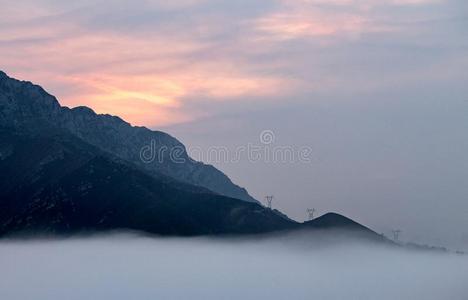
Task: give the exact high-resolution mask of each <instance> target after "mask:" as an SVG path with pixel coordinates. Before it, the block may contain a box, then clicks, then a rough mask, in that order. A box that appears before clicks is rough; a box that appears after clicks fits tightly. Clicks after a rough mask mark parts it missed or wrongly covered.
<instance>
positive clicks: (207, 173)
mask: <svg viewBox="0 0 468 300" xmlns="http://www.w3.org/2000/svg"><path fill="white" fill-rule="evenodd" d="M0 126H4V127H5V126H6V127H14V128H16V129H18V130H20V131H42V132H43V131H44V130H47V128H55V129H57V128H61V129H65V130H68V131H69V132H70V133H72V134H74V135H75V136H77V137H79V138H80V139H82V140H84V141H86V142H87V143H89V144H91V145H94V146H96V147H98V148H99V149H101V150H103V151H106V152H109V153H111V154H113V155H115V156H117V157H119V158H121V159H124V160H126V161H129V162H131V163H132V164H135V165H138V166H139V167H141V168H144V169H146V170H147V171H148V172H149V173H150V174H152V175H154V176H159V175H160V174H163V175H166V176H170V177H173V178H174V179H176V180H178V181H183V182H186V183H189V184H192V185H198V186H201V187H205V188H207V189H210V190H212V191H213V192H215V193H218V194H221V195H225V196H228V197H232V198H237V199H241V200H245V201H250V202H256V200H255V199H253V198H252V197H251V196H250V195H249V194H248V193H247V191H246V190H245V189H243V188H241V187H239V186H237V185H235V184H234V183H232V182H231V180H230V179H229V178H228V177H227V176H226V175H225V174H223V173H222V172H221V171H219V170H217V169H216V168H214V167H213V166H211V165H205V164H203V163H201V162H196V161H194V160H192V159H191V158H190V157H189V156H188V154H187V151H186V149H185V146H184V145H183V144H182V143H180V142H179V141H178V140H176V139H175V138H173V137H171V136H170V135H168V134H166V133H164V132H160V131H151V130H149V129H147V128H145V127H133V126H131V125H130V124H128V123H127V122H125V121H123V120H122V119H120V118H119V117H115V116H110V115H98V114H96V113H94V112H93V111H92V110H91V109H90V108H87V107H76V108H73V109H69V108H67V107H61V106H60V104H59V103H58V101H57V99H56V98H55V97H53V96H51V95H49V94H48V93H47V92H46V91H45V90H44V89H43V88H41V87H40V86H37V85H33V84H32V83H30V82H26V81H19V80H15V79H13V78H10V77H8V76H7V75H6V74H5V73H3V72H1V71H0ZM148 147H151V149H150V150H149V151H147V152H146V155H147V158H149V159H147V160H146V161H143V160H142V158H141V154H142V150H144V149H147V148H148ZM171 153H172V154H176V156H177V160H174V159H173V158H171ZM173 156H174V155H173Z"/></svg>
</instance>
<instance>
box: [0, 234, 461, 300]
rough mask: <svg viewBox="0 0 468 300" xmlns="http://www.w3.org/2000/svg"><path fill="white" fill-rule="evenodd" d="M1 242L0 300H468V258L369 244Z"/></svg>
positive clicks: (130, 239)
mask: <svg viewBox="0 0 468 300" xmlns="http://www.w3.org/2000/svg"><path fill="white" fill-rule="evenodd" d="M319 239H320V238H318V237H316V238H315V239H314V237H313V236H310V235H309V236H306V235H297V236H289V237H286V238H277V239H275V238H273V237H270V238H261V239H260V238H255V237H254V238H249V239H206V238H150V237H142V236H137V235H130V234H118V235H109V236H99V237H92V238H76V239H65V240H22V241H21V240H12V241H8V240H3V241H0V299H9V300H15V299H21V300H25V299H34V300H41V299H48V300H49V299H51V300H55V299H57V300H62V299H80V300H81V299H113V300H115V299H125V300H127V299H359V300H362V299H392V300H393V299H400V300H401V299H412V300H414V299H466V295H467V294H468V287H467V283H468V281H467V278H468V277H467V274H468V273H467V270H468V257H467V256H460V255H455V254H450V253H436V252H417V251H409V250H404V249H399V248H398V247H391V246H382V245H375V244H370V243H366V242H359V243H357V242H340V243H330V242H319V241H318V240H319Z"/></svg>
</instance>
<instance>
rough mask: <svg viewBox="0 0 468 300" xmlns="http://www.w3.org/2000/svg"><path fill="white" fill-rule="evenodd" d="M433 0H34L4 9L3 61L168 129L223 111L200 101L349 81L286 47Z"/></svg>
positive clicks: (81, 101)
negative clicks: (231, 1) (244, 0)
mask: <svg viewBox="0 0 468 300" xmlns="http://www.w3.org/2000/svg"><path fill="white" fill-rule="evenodd" d="M211 2H213V3H211ZM430 2H434V1H422V0H419V1H415V0H406V1H404V0H398V1H397V0H387V1H370V0H368V1H353V0H336V1H323V0H309V1H307V0H302V1H285V0H282V1H271V2H270V3H268V4H265V2H261V1H252V2H251V3H250V4H249V5H244V6H245V7H235V8H236V11H230V7H229V5H225V7H224V6H223V5H220V4H219V3H218V4H216V1H209V0H206V1H193V0H192V1H175V2H172V1H171V3H173V4H171V5H168V4H164V1H141V2H138V1H137V2H132V4H129V3H125V2H118V3H115V4H114V5H113V6H110V7H109V6H108V5H107V2H105V1H94V2H93V1H89V2H88V1H84V2H80V4H78V3H75V4H71V3H68V4H64V3H55V2H52V1H45V0H41V1H26V2H22V4H11V5H9V6H7V7H6V8H5V9H3V10H2V11H1V12H0V19H1V21H0V23H1V26H0V43H1V47H0V66H1V68H2V69H3V70H4V71H6V72H7V73H9V74H10V75H11V76H14V77H17V78H19V79H24V80H30V81H33V82H35V83H38V84H41V85H42V86H44V87H45V88H46V89H47V90H48V91H49V92H51V93H53V94H54V95H56V96H57V97H58V98H59V100H60V101H61V103H62V104H63V105H67V106H78V105H87V106H90V107H91V108H93V109H94V110H95V111H96V112H98V113H111V114H116V115H119V116H121V117H123V118H124V119H126V120H128V121H130V122H131V123H133V124H137V125H147V126H161V125H170V124H176V123H180V122H187V121H192V120H195V119H197V118H200V117H205V116H210V115H212V114H215V113H216V112H213V111H207V110H206V109H203V110H202V109H200V110H197V109H196V102H197V101H200V100H202V101H213V102H223V101H238V102H240V103H244V102H245V103H246V105H248V103H249V101H259V100H258V99H263V100H261V101H281V100H278V98H282V99H291V98H294V96H297V95H298V94H299V95H300V94H301V93H307V92H308V91H311V90H317V89H321V90H326V89H335V88H337V87H339V86H342V85H343V81H346V80H347V79H344V78H340V75H339V74H332V73H329V72H327V71H325V72H323V73H321V74H318V72H321V70H317V73H316V74H314V75H313V76H311V77H309V78H308V77H304V76H302V75H301V74H300V73H301V66H302V64H303V63H304V61H303V60H304V59H307V60H309V59H310V60H314V59H316V58H314V57H308V58H305V57H302V58H294V57H292V58H291V57H287V56H284V55H283V54H282V53H281V52H282V51H283V48H285V47H289V46H288V45H293V46H291V47H297V45H299V44H301V43H302V44H303V45H304V47H305V48H306V47H307V44H308V43H313V44H314V45H317V47H320V48H322V49H325V51H326V49H327V48H336V47H338V46H340V45H343V44H346V43H355V42H356V41H358V40H359V39H360V38H361V36H362V35H365V34H372V33H374V34H375V33H380V34H389V33H394V32H398V31H400V30H401V28H400V27H401V25H399V24H398V22H388V18H389V17H390V16H385V15H382V14H381V12H380V11H379V10H380V9H387V8H390V9H398V8H401V7H405V6H411V7H413V6H422V5H425V4H427V3H430ZM212 6H213V7H215V9H211V7H212ZM244 10H245V11H244ZM250 10H251V11H254V13H249V11H250ZM306 49H307V48H306ZM371 84H372V83H369V85H371ZM254 99H256V100H254ZM283 101H284V100H283Z"/></svg>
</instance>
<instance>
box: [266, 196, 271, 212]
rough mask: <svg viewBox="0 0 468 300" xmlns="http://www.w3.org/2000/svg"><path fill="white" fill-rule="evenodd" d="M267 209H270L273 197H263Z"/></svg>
mask: <svg viewBox="0 0 468 300" xmlns="http://www.w3.org/2000/svg"><path fill="white" fill-rule="evenodd" d="M265 199H266V203H267V207H268V208H269V209H271V202H273V196H265Z"/></svg>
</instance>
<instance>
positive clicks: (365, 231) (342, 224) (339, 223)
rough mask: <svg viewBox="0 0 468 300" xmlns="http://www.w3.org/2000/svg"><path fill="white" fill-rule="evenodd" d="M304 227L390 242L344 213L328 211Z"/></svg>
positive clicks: (303, 225) (303, 226) (305, 223)
mask: <svg viewBox="0 0 468 300" xmlns="http://www.w3.org/2000/svg"><path fill="white" fill-rule="evenodd" d="M302 228H303V229H312V230H321V231H334V232H335V234H336V235H340V236H347V237H354V238H355V237H360V238H365V239H371V240H374V241H383V242H389V241H388V240H387V239H386V238H385V237H383V236H382V235H380V234H378V233H376V232H374V231H373V230H371V229H369V228H367V227H366V226H364V225H361V224H359V223H357V222H355V221H353V220H351V219H349V218H347V217H345V216H343V215H340V214H337V213H326V214H324V215H322V216H320V217H318V218H315V219H313V220H311V221H307V222H304V223H303V224H302Z"/></svg>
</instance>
